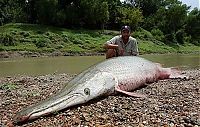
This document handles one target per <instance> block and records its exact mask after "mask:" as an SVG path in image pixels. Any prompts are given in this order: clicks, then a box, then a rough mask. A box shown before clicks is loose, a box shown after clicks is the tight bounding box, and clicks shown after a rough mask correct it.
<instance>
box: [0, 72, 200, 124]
mask: <svg viewBox="0 0 200 127" xmlns="http://www.w3.org/2000/svg"><path fill="white" fill-rule="evenodd" d="M183 73H184V74H185V75H187V76H189V79H188V80H185V79H167V80H162V81H158V82H156V83H152V84H150V85H149V86H147V87H145V88H142V89H139V90H137V91H136V92H139V93H142V94H146V95H147V96H148V98H147V99H141V98H133V97H129V96H125V95H121V94H120V95H115V96H109V97H106V98H101V99H99V100H94V101H92V102H91V103H87V104H85V105H81V106H77V107H74V108H70V109H66V110H63V111H61V112H57V113H55V114H53V115H50V116H48V117H43V118H40V119H37V120H34V121H32V122H29V123H26V124H24V125H22V127H33V126H51V127H57V126H81V125H85V126H98V127H114V126H118V127H124V126H133V127H135V126H136V127H137V126H139V127H144V126H147V127H152V126H156V127H160V126H162V127H174V126H177V127H184V126H187V127H198V126H200V114H199V112H200V108H199V107H200V102H199V100H200V97H199V95H200V89H199V88H200V76H199V75H200V69H195V70H185V71H183ZM74 76H75V75H69V74H52V75H44V76H36V77H28V76H21V77H20V76H19V77H4V78H0V100H2V101H1V102H0V112H1V116H0V120H1V121H0V126H4V125H7V124H8V123H9V122H10V120H12V119H13V117H14V115H15V114H16V112H17V111H19V110H21V109H23V108H25V107H27V106H29V105H31V104H35V103H37V102H39V101H40V100H44V99H45V98H47V97H48V96H50V95H52V94H55V92H57V91H58V90H60V89H61V88H62V86H63V84H64V83H66V82H68V81H69V80H70V79H72V78H73V77H74ZM17 127H18V126H17Z"/></svg>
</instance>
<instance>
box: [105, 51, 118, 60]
mask: <svg viewBox="0 0 200 127" xmlns="http://www.w3.org/2000/svg"><path fill="white" fill-rule="evenodd" d="M116 56H117V55H116V50H115V49H108V50H107V52H106V59H108V58H112V57H116Z"/></svg>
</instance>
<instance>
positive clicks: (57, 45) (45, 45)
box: [0, 23, 200, 58]
mask: <svg viewBox="0 0 200 127" xmlns="http://www.w3.org/2000/svg"><path fill="white" fill-rule="evenodd" d="M0 28H1V29H0V57H1V58H2V57H12V56H32V57H37V56H42V55H50V56H52V55H53V56H56V55H97V54H98V55H99V54H100V55H102V54H103V53H104V52H105V49H104V48H103V44H104V43H105V42H106V41H107V40H109V39H111V38H112V37H113V36H115V35H118V34H119V31H112V30H85V29H76V30H75V29H74V30H70V29H64V28H58V27H51V26H43V25H37V24H22V23H15V24H6V25H4V26H0ZM132 36H133V37H135V38H136V39H137V40H138V44H139V51H140V53H141V54H149V53H159V54H163V53H199V48H200V47H199V46H195V45H193V44H190V43H185V44H183V45H179V44H165V43H163V42H161V41H159V40H157V39H156V38H157V37H154V36H153V35H152V34H151V33H150V32H148V31H146V30H143V29H140V30H138V31H135V32H133V33H132ZM13 54H14V55H13Z"/></svg>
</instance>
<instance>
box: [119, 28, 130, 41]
mask: <svg viewBox="0 0 200 127" xmlns="http://www.w3.org/2000/svg"><path fill="white" fill-rule="evenodd" d="M121 35H122V38H124V39H128V38H129V36H130V35H131V28H130V26H122V28H121Z"/></svg>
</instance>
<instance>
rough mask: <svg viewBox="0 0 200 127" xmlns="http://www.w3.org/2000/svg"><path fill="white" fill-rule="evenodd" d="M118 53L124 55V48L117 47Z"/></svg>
mask: <svg viewBox="0 0 200 127" xmlns="http://www.w3.org/2000/svg"><path fill="white" fill-rule="evenodd" d="M119 55H120V56H123V55H124V49H122V48H120V49H119Z"/></svg>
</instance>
